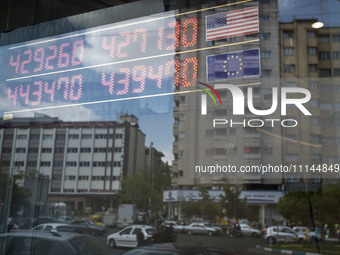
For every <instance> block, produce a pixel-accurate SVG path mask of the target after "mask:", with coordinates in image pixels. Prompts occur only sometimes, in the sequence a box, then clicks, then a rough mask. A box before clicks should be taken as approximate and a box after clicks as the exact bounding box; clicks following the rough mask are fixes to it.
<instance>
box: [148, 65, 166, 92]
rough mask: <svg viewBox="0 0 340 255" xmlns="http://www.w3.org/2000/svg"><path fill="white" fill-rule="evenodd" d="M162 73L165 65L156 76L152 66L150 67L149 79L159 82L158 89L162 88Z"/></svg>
mask: <svg viewBox="0 0 340 255" xmlns="http://www.w3.org/2000/svg"><path fill="white" fill-rule="evenodd" d="M162 72H163V65H160V66H158V72H157V73H156V74H154V70H153V68H152V66H149V78H150V79H153V80H157V87H158V88H161V87H162Z"/></svg>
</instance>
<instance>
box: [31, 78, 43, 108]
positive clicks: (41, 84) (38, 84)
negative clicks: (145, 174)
mask: <svg viewBox="0 0 340 255" xmlns="http://www.w3.org/2000/svg"><path fill="white" fill-rule="evenodd" d="M33 84H34V85H35V86H34V87H35V88H36V86H38V89H37V90H36V91H34V92H33V93H32V95H34V96H36V98H37V100H36V101H31V105H39V104H40V102H41V93H42V88H43V82H42V81H35V82H34V83H33Z"/></svg>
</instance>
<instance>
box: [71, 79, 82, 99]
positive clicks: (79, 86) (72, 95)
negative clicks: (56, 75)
mask: <svg viewBox="0 0 340 255" xmlns="http://www.w3.org/2000/svg"><path fill="white" fill-rule="evenodd" d="M76 83H77V85H78V89H77V94H76V95H74V91H75V89H74V87H75V86H76ZM82 86H83V76H82V75H81V74H78V75H75V76H73V77H72V79H71V87H70V100H71V101H75V100H79V99H80V98H81V93H82Z"/></svg>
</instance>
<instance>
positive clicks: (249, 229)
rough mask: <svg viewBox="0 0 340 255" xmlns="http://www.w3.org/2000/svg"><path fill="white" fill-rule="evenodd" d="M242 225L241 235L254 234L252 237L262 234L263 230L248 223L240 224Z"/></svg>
mask: <svg viewBox="0 0 340 255" xmlns="http://www.w3.org/2000/svg"><path fill="white" fill-rule="evenodd" d="M240 227H241V235H242V236H252V237H259V236H261V230H260V229H255V228H252V227H251V226H249V225H247V224H240Z"/></svg>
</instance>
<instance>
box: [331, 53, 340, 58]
mask: <svg viewBox="0 0 340 255" xmlns="http://www.w3.org/2000/svg"><path fill="white" fill-rule="evenodd" d="M332 55H333V59H340V51H333V52H332Z"/></svg>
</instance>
